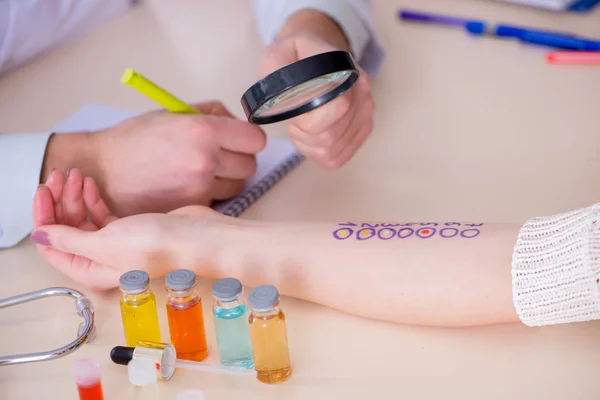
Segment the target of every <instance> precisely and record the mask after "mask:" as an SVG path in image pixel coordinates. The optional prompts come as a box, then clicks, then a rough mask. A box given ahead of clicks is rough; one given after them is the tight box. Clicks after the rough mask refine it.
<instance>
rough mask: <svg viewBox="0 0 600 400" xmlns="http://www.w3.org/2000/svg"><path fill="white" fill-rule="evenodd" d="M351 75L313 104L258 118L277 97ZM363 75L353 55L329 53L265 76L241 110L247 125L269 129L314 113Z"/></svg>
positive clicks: (247, 94)
mask: <svg viewBox="0 0 600 400" xmlns="http://www.w3.org/2000/svg"><path fill="white" fill-rule="evenodd" d="M344 71H350V75H349V76H348V77H347V78H346V80H345V81H344V82H342V84H340V85H338V86H336V87H335V88H334V89H332V90H330V91H329V92H326V93H324V94H322V95H320V96H317V97H315V98H314V99H312V100H311V101H309V102H307V103H304V104H302V105H300V106H298V107H296V108H292V109H291V110H287V111H282V112H281V113H279V114H274V115H269V116H264V117H261V116H258V115H255V114H256V112H257V111H258V109H259V108H261V107H262V106H263V105H264V104H265V103H267V102H268V101H270V100H271V99H273V98H274V97H276V96H279V95H281V94H282V93H284V92H286V91H288V90H290V89H291V88H293V87H295V86H298V85H301V84H303V83H305V82H308V81H311V80H313V79H316V78H319V77H321V76H324V75H329V74H333V73H336V72H344ZM359 76H360V72H359V70H358V67H357V66H356V64H355V62H354V58H353V57H352V54H350V53H348V52H347V51H343V50H336V51H330V52H327V53H321V54H317V55H314V56H311V57H307V58H304V59H302V60H299V61H296V62H295V63H292V64H290V65H287V66H285V67H283V68H281V69H278V70H277V71H275V72H272V73H271V74H269V75H267V76H265V77H264V78H263V79H261V80H260V81H258V82H256V83H255V84H254V85H252V86H251V87H250V88H249V89H248V90H246V92H245V93H244V95H243V96H242V99H241V102H242V108H243V109H244V113H245V114H246V118H248V122H251V123H253V124H256V125H266V124H272V123H275V122H280V121H284V120H286V119H290V118H294V117H297V116H298V115H301V114H304V113H306V112H308V111H311V110H314V109H315V108H318V107H320V106H322V105H324V104H326V103H328V102H330V101H331V100H333V99H335V98H337V97H339V96H341V95H342V94H344V93H345V92H346V91H347V90H348V89H350V88H351V87H352V86H353V85H354V84H355V83H356V81H357V80H358V78H359Z"/></svg>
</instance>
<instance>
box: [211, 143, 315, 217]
mask: <svg viewBox="0 0 600 400" xmlns="http://www.w3.org/2000/svg"><path fill="white" fill-rule="evenodd" d="M303 160H304V156H303V155H302V154H300V153H294V154H292V155H291V156H289V157H287V158H286V159H285V160H283V161H282V162H280V163H279V164H277V166H276V167H275V168H273V170H272V171H271V172H269V174H268V175H267V176H265V177H264V178H263V179H261V180H260V181H258V182H256V183H255V184H254V185H253V186H252V187H250V188H248V189H247V190H246V191H245V192H243V193H242V194H240V195H239V196H238V197H237V198H236V199H235V201H234V202H233V203H231V204H229V205H228V206H227V208H226V209H224V210H223V211H222V213H223V214H225V215H229V216H231V217H239V216H240V215H241V214H242V213H243V212H244V211H245V210H246V209H247V208H248V207H250V206H251V205H252V204H253V203H254V202H255V201H256V200H258V199H259V198H260V197H261V196H262V195H263V194H265V193H266V192H267V191H268V190H269V189H271V188H272V187H273V186H274V185H275V184H276V183H277V182H279V181H280V180H281V179H282V178H283V177H285V176H286V175H287V174H288V173H289V172H290V171H291V170H292V169H294V168H295V167H296V166H297V165H298V164H300V163H301V162H302V161H303Z"/></svg>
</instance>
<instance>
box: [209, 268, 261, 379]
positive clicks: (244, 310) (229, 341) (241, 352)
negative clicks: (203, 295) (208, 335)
mask: <svg viewBox="0 0 600 400" xmlns="http://www.w3.org/2000/svg"><path fill="white" fill-rule="evenodd" d="M242 294H243V287H242V284H241V283H240V281H239V280H237V279H235V278H225V279H219V280H218V281H216V282H215V283H214V284H213V287H212V296H213V298H214V303H213V316H214V319H215V330H216V334H217V345H218V347H219V357H220V359H221V364H223V365H226V366H229V367H240V368H252V367H253V366H254V358H253V356H252V342H251V340H250V327H249V325H248V306H247V305H246V302H245V301H244V299H243V297H242Z"/></svg>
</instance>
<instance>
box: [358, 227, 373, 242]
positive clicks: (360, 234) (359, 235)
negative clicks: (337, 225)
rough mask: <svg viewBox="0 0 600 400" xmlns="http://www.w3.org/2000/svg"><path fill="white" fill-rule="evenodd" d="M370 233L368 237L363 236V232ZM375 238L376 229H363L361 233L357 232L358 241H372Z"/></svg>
mask: <svg viewBox="0 0 600 400" xmlns="http://www.w3.org/2000/svg"><path fill="white" fill-rule="evenodd" d="M365 231H366V232H368V233H367V235H368V236H365V235H363V232H365ZM373 236H375V229H373V228H363V229H361V230H360V231H357V232H356V239H358V240H367V239H371V238H372V237H373Z"/></svg>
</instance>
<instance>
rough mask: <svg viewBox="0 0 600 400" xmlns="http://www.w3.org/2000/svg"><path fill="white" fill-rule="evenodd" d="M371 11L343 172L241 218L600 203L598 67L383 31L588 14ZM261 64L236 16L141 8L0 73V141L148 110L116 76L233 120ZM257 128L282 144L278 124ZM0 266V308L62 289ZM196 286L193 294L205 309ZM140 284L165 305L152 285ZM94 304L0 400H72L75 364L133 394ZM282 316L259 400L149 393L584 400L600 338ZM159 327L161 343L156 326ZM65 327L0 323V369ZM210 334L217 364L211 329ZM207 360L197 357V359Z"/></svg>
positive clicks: (565, 20)
mask: <svg viewBox="0 0 600 400" xmlns="http://www.w3.org/2000/svg"><path fill="white" fill-rule="evenodd" d="M373 3H374V13H375V20H376V22H377V25H378V30H379V36H380V39H381V41H382V43H383V45H384V46H385V48H386V52H387V58H386V62H385V65H384V67H383V69H382V70H381V74H380V75H379V76H378V77H377V78H376V80H375V81H374V88H373V92H374V96H375V99H376V104H377V110H376V116H375V131H374V132H373V135H372V137H371V139H370V140H369V141H368V143H367V144H366V145H365V146H364V148H363V149H362V150H361V151H360V152H359V154H358V155H357V156H356V157H355V158H354V159H353V160H352V162H350V163H349V164H348V165H347V166H346V167H344V168H343V169H341V170H339V171H327V172H326V171H323V170H322V169H321V168H319V167H318V166H316V165H313V164H312V163H310V162H306V163H303V165H301V166H300V167H299V168H298V169H297V170H296V171H294V172H293V173H292V174H291V175H290V176H289V177H288V178H286V179H285V180H284V181H283V182H281V183H280V184H278V185H277V187H276V188H274V189H273V190H272V191H270V192H269V193H268V194H267V195H266V196H265V197H264V198H263V199H261V200H260V202H259V203H257V204H256V205H255V206H253V207H252V208H251V209H250V210H248V212H247V213H246V215H245V216H244V217H245V218H254V219H262V220H283V219H295V220H306V219H313V220H333V219H348V218H351V219H365V220H383V219H385V220H391V219H397V220H419V219H461V218H464V219H470V220H473V219H479V220H487V221H498V222H502V221H506V222H509V221H510V222H522V221H523V220H524V219H526V218H528V217H530V216H535V215H546V214H550V213H554V212H561V211H566V210H570V209H574V208H577V207H580V206H586V205H590V204H592V203H593V202H596V201H598V199H600V185H599V184H598V182H599V181H598V177H599V176H600V116H599V114H598V109H597V107H598V93H600V68H598V67H555V66H548V65H547V64H546V63H545V59H544V54H545V52H546V50H545V49H541V48H537V47H528V46H522V45H520V44H518V43H515V42H511V41H499V40H492V39H481V38H471V37H468V36H467V35H465V34H464V33H463V32H461V31H455V30H449V29H444V28H439V27H432V26H424V25H411V24H402V23H399V22H398V21H397V20H396V17H395V15H396V11H397V9H398V8H399V7H401V6H407V7H410V6H414V7H419V8H422V9H426V10H431V11H441V12H447V13H455V14H458V15H461V14H462V15H471V16H478V17H480V18H485V19H487V20H497V21H506V22H513V23H518V24H526V25H532V26H539V27H544V28H552V29H555V30H565V31H572V32H575V33H578V34H581V35H587V36H592V37H593V36H595V37H600V10H598V11H596V12H594V13H592V14H590V15H586V16H583V15H566V14H554V13H551V12H544V11H539V10H532V9H527V8H522V7H519V6H512V5H505V4H500V3H496V2H493V1H485V0H453V1H449V0H420V1H409V0H404V1H403V0H376V1H374V2H373ZM221 21H227V22H226V23H223V22H221ZM231 27H235V29H231ZM240 38H244V40H240ZM260 49H261V42H260V40H259V37H258V35H257V33H256V32H255V28H254V24H253V20H252V17H251V13H250V6H249V4H247V3H246V2H232V1H222V2H213V1H208V0H179V1H177V2H168V3H167V2H166V1H160V0H154V1H147V2H144V3H143V4H142V5H140V6H139V7H137V8H135V9H133V10H131V11H129V12H127V13H125V14H123V15H121V16H119V17H117V18H116V19H114V20H112V21H110V22H108V23H106V24H104V25H103V26H101V27H100V28H98V29H97V30H95V31H93V32H91V33H90V34H88V35H85V36H84V37H81V38H78V39H76V40H74V41H73V42H70V43H68V44H66V45H64V46H63V47H61V48H59V49H57V50H55V51H53V52H51V53H49V54H47V55H45V56H44V57H41V58H39V59H37V60H35V61H33V62H31V63H29V64H28V65H26V66H25V67H23V68H21V69H19V70H16V71H14V72H12V73H9V74H7V75H5V76H3V77H2V78H0V129H1V130H2V131H9V132H10V131H15V132H28V131H40V130H47V129H49V128H50V127H52V126H55V125H57V124H58V123H59V122H60V121H61V120H62V119H63V118H65V117H67V116H68V115H69V114H70V113H72V112H73V111H74V110H76V109H77V108H79V107H81V106H83V105H84V104H86V103H90V102H96V103H103V104H108V105H113V106H118V107H122V108H126V109H131V110H135V111H144V110H147V109H150V108H154V107H155V106H154V104H152V103H150V102H149V101H148V100H146V99H145V98H143V97H142V96H139V95H138V94H137V93H134V91H131V90H129V89H127V88H126V87H123V86H122V85H121V84H120V83H119V77H120V75H121V73H122V71H123V69H124V68H125V67H134V68H136V69H138V70H140V71H143V72H144V74H145V75H147V76H149V77H152V78H153V79H155V80H157V81H159V82H161V83H162V85H164V86H165V87H167V88H169V89H171V90H172V91H173V92H174V93H177V94H178V95H179V96H181V97H183V98H184V99H189V100H198V101H200V100H208V99H215V98H218V99H221V100H222V101H223V102H224V103H225V104H226V105H227V106H228V107H229V108H230V109H231V110H233V111H234V113H235V114H236V115H238V116H242V110H241V107H240V105H239V97H240V94H241V93H243V91H244V90H245V89H246V88H247V87H248V86H249V85H250V84H252V83H253V82H254V80H255V78H256V70H255V65H256V61H257V57H258V55H259V53H260ZM268 131H269V133H270V134H273V135H282V134H283V133H284V126H283V125H275V126H270V127H269V128H268ZM0 265H1V266H2V269H3V270H4V272H5V279H2V280H1V281H0V289H1V293H2V296H3V297H4V296H11V295H15V294H20V293H24V292H28V291H31V290H36V289H40V288H45V287H49V286H67V287H73V288H77V285H76V284H74V283H72V282H71V281H69V280H68V279H66V278H65V277H63V276H61V275H59V274H58V273H57V272H55V271H54V270H52V269H51V268H49V267H48V266H47V265H45V264H44V263H43V262H42V261H41V260H40V258H39V257H38V256H37V254H36V252H35V249H34V247H33V246H32V244H31V243H29V242H28V241H25V242H23V243H21V244H20V245H19V246H17V247H15V248H13V249H8V250H4V251H1V252H0ZM441 267H442V266H441ZM210 284H211V282H208V281H203V282H202V283H201V285H200V289H201V294H202V295H203V296H204V298H205V299H207V301H206V302H205V304H204V307H205V312H206V313H208V312H210V311H209V307H210V304H209V301H208V299H209V298H210V297H209V287H210ZM153 288H154V289H155V292H156V293H157V297H158V301H159V302H162V301H163V300H164V288H163V287H162V285H161V283H160V282H155V283H153ZM90 297H91V299H92V300H93V302H94V304H95V305H96V317H97V329H98V330H97V337H96V339H95V340H94V342H93V343H90V344H87V345H85V346H83V347H82V348H81V349H80V350H78V351H77V352H75V353H74V354H72V355H69V356H67V357H65V358H61V359H59V360H55V361H50V362H44V363H35V364H25V365H17V366H7V367H3V368H0V398H2V399H22V400H25V399H38V398H39V396H40V394H43V393H44V394H47V395H48V396H49V397H50V398H61V399H76V398H77V393H76V390H75V385H74V383H73V380H72V376H71V369H70V365H71V362H72V361H73V359H74V358H75V357H80V356H92V357H94V358H96V359H97V360H98V361H99V362H100V363H101V366H102V370H103V383H104V389H105V396H106V399H107V400H109V399H125V398H130V396H131V392H130V388H129V384H128V381H127V374H126V370H125V367H122V366H118V365H113V364H112V363H111V361H110V359H109V351H110V349H111V348H112V347H113V346H115V345H120V344H122V342H123V335H122V331H121V322H120V314H119V305H118V293H117V292H116V291H112V292H110V293H106V294H103V295H97V294H92V295H91V296H90ZM283 305H284V307H285V309H286V311H287V314H288V321H289V322H288V335H289V341H290V348H291V354H292V361H293V371H294V375H293V378H292V379H291V380H289V381H288V382H286V383H285V384H282V385H277V386H268V385H263V384H260V383H258V381H256V380H255V379H253V378H249V379H243V378H231V377H223V376H212V375H207V374H200V373H190V372H185V371H182V372H178V373H177V374H176V375H175V376H174V377H173V379H172V380H171V381H169V382H161V384H160V391H161V393H162V398H165V399H172V398H174V397H175V395H176V393H178V392H179V391H180V390H182V389H184V388H199V389H202V390H203V391H204V392H205V395H206V396H207V399H234V398H239V397H241V396H245V398H248V399H281V398H286V399H296V398H297V399H300V398H302V399H306V398H312V399H321V398H322V399H329V398H331V397H332V396H336V397H339V398H352V399H355V398H356V399H358V398H364V397H366V396H374V397H376V396H379V395H381V396H382V397H385V398H390V397H391V396H393V397H394V398H401V397H406V398H411V399H412V398H419V399H421V398H422V399H425V398H439V397H440V396H444V398H460V399H481V398H486V399H507V398H511V399H517V398H523V399H525V398H527V399H529V398H544V399H562V398H566V397H567V396H568V397H573V396H570V394H571V393H576V396H575V397H576V398H577V399H597V398H598V396H599V395H600V380H599V379H598V376H600V363H599V362H598V360H600V350H599V349H600V347H599V346H598V337H599V336H598V335H599V334H600V324H598V323H587V324H577V325H572V326H555V327H548V328H541V329H533V328H526V327H524V326H522V325H520V324H514V325H503V326H492V327H483V328H476V329H475V328H474V329H432V328H422V327H410V326H402V325H395V324H388V323H381V322H376V321H370V320H366V319H360V318H356V317H353V316H350V315H346V314H343V313H340V312H337V311H334V310H330V309H327V308H324V307H321V306H318V305H315V304H310V303H307V302H302V301H298V300H295V299H289V298H286V299H284V301H283ZM160 318H161V321H160V322H161V328H162V330H163V332H168V330H167V322H166V316H165V314H164V313H163V312H161V313H160ZM78 323H79V319H78V317H77V316H76V314H75V312H74V307H73V304H71V300H67V299H64V298H59V299H47V300H44V301H43V302H35V303H29V304H26V305H21V306H18V307H13V308H9V309H4V310H2V311H1V317H0V332H1V339H2V340H1V341H0V354H3V355H4V354H11V353H15V352H16V353H23V352H31V351H39V350H42V349H49V348H53V347H57V346H59V345H62V344H64V343H65V341H66V340H70V339H72V338H74V335H75V332H76V328H77V325H78ZM206 328H207V331H208V339H209V343H210V346H211V348H212V349H215V346H216V345H215V338H214V334H213V333H212V332H213V326H212V321H211V318H207V326H206ZM216 359H217V356H216V352H215V351H213V352H212V355H211V356H210V361H216ZM50 394H51V395H50Z"/></svg>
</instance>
